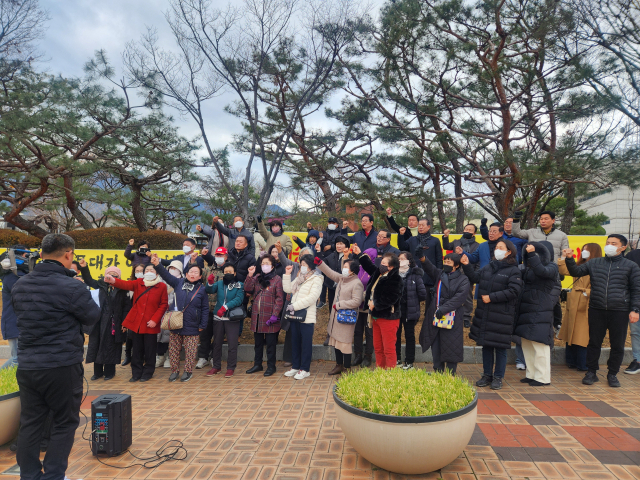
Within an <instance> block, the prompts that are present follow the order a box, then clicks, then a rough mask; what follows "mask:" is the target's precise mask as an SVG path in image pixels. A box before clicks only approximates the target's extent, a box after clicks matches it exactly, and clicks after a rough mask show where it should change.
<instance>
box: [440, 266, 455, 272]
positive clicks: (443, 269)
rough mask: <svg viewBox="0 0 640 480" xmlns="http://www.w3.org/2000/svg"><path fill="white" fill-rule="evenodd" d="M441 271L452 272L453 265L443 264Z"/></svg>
mask: <svg viewBox="0 0 640 480" xmlns="http://www.w3.org/2000/svg"><path fill="white" fill-rule="evenodd" d="M442 271H443V272H444V273H451V272H453V267H452V266H451V265H443V266H442Z"/></svg>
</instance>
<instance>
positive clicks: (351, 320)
mask: <svg viewBox="0 0 640 480" xmlns="http://www.w3.org/2000/svg"><path fill="white" fill-rule="evenodd" d="M336 320H337V321H338V323H343V324H346V325H354V324H355V323H356V322H357V321H358V310H354V309H345V308H342V309H340V310H338V313H336Z"/></svg>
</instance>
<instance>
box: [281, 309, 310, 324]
mask: <svg viewBox="0 0 640 480" xmlns="http://www.w3.org/2000/svg"><path fill="white" fill-rule="evenodd" d="M284 318H285V320H288V321H290V322H299V323H304V321H305V320H306V319H307V309H306V308H304V309H302V310H296V311H295V312H293V313H289V312H285V314H284Z"/></svg>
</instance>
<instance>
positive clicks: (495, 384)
mask: <svg viewBox="0 0 640 480" xmlns="http://www.w3.org/2000/svg"><path fill="white" fill-rule="evenodd" d="M501 388H502V379H501V378H500V377H493V380H492V381H491V390H500V389H501Z"/></svg>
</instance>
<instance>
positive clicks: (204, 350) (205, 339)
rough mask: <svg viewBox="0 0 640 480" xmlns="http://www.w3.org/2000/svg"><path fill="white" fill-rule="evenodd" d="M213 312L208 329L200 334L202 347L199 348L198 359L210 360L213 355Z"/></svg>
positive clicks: (208, 322)
mask: <svg viewBox="0 0 640 480" xmlns="http://www.w3.org/2000/svg"><path fill="white" fill-rule="evenodd" d="M238 328H239V327H238ZM212 339H213V312H209V318H208V320H207V328H205V329H204V330H202V331H201V332H200V346H199V347H198V358H204V359H209V358H211V356H212V355H213V344H212V343H211V340H212Z"/></svg>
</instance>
